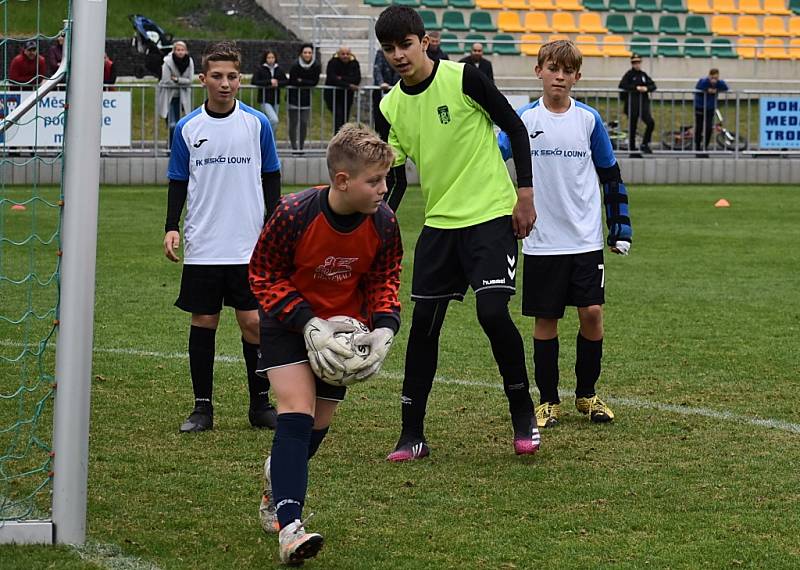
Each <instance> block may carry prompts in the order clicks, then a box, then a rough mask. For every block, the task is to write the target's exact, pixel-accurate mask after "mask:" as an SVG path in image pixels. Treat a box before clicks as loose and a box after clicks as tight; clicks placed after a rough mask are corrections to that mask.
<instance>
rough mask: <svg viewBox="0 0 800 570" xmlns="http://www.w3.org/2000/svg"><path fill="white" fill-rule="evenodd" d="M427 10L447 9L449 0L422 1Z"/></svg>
mask: <svg viewBox="0 0 800 570" xmlns="http://www.w3.org/2000/svg"><path fill="white" fill-rule="evenodd" d="M422 5H423V6H425V7H426V8H447V0H422Z"/></svg>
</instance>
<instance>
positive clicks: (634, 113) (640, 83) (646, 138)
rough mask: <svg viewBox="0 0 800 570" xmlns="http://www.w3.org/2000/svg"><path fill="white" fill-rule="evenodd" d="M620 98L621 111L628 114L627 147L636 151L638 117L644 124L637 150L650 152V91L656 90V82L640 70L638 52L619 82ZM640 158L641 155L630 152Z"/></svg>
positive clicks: (651, 133) (653, 124)
mask: <svg viewBox="0 0 800 570" xmlns="http://www.w3.org/2000/svg"><path fill="white" fill-rule="evenodd" d="M619 88H620V90H621V91H622V92H621V93H620V99H621V100H622V105H623V107H622V108H623V111H624V112H625V114H626V115H628V137H629V140H630V146H629V149H630V151H631V152H632V153H633V152H634V151H636V150H637V149H636V127H637V123H638V122H639V119H640V118H641V119H642V122H643V123H644V124H645V130H644V135H643V136H642V145H641V147H640V149H639V150H641V151H642V152H643V153H645V154H651V153H652V152H653V151H652V150H650V138H651V137H652V136H653V129H654V128H655V125H656V123H655V121H654V120H653V116H652V115H651V114H650V93H652V92H653V91H655V90H656V84H655V82H654V81H653V80H652V79H651V77H650V76H649V75H647V73H645V72H644V71H642V58H641V56H639V55H638V54H633V55H632V56H631V68H630V69H629V70H628V71H627V73H625V75H623V76H622V79H621V80H620V82H619ZM631 156H635V157H637V158H640V157H641V155H637V154H631Z"/></svg>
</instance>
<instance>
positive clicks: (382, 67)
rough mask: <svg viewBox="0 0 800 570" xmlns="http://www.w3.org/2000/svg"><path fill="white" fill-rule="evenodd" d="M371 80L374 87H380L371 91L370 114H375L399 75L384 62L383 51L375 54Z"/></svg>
mask: <svg viewBox="0 0 800 570" xmlns="http://www.w3.org/2000/svg"><path fill="white" fill-rule="evenodd" d="M372 78H373V80H374V83H375V85H377V86H378V87H380V89H375V90H373V91H372V112H373V114H375V113H379V112H380V109H379V105H380V103H381V99H382V98H383V96H384V95H386V94H387V93H388V92H389V90H390V89H391V88H392V86H393V85H394V84H395V83H397V82H398V81H400V74H399V73H397V72H396V71H395V70H394V69H392V66H391V65H389V62H388V61H386V56H385V55H383V50H382V49H380V48H378V51H376V52H375V63H374V64H373V66H372ZM376 116H377V115H376Z"/></svg>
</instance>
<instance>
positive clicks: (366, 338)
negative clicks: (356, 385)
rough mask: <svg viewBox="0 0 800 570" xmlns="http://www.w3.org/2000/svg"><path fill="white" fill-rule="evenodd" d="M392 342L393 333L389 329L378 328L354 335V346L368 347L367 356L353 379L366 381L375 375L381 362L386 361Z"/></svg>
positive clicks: (381, 364)
mask: <svg viewBox="0 0 800 570" xmlns="http://www.w3.org/2000/svg"><path fill="white" fill-rule="evenodd" d="M393 342H394V331H392V329H389V328H379V329H375V330H374V331H372V332H368V333H365V334H359V335H356V336H355V338H354V339H353V344H354V345H355V346H368V347H369V355H368V356H367V357H366V358H365V359H364V362H362V363H361V365H359V367H358V371H357V373H356V377H355V379H356V380H366V379H367V378H369V377H370V376H372V375H373V374H376V373H377V372H378V371H379V370H380V369H381V366H383V361H384V360H386V355H387V354H389V349H390V348H392V343H393Z"/></svg>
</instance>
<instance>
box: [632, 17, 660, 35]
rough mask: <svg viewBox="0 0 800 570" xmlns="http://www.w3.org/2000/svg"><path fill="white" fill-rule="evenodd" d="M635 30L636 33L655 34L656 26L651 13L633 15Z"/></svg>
mask: <svg viewBox="0 0 800 570" xmlns="http://www.w3.org/2000/svg"><path fill="white" fill-rule="evenodd" d="M631 28H633V32H634V33H635V34H655V33H656V27H655V26H654V25H653V17H652V16H651V15H650V14H637V15H635V16H634V17H633V25H632V26H631Z"/></svg>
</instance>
